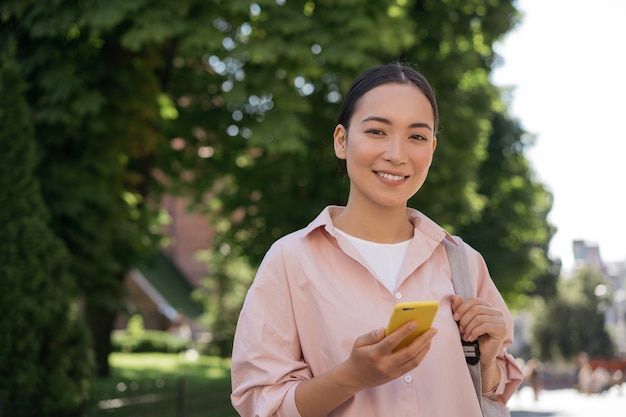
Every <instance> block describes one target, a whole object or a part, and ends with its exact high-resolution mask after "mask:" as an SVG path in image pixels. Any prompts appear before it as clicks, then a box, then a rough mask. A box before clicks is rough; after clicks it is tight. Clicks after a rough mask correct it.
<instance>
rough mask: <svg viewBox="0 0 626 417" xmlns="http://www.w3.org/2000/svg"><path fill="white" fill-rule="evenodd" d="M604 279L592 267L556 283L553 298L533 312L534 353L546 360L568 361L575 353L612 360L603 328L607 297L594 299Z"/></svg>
mask: <svg viewBox="0 0 626 417" xmlns="http://www.w3.org/2000/svg"><path fill="white" fill-rule="evenodd" d="M600 284H605V278H604V276H603V275H602V274H601V273H600V272H599V271H597V270H595V269H592V268H582V269H579V270H577V271H576V272H575V273H574V275H573V276H572V277H571V278H568V279H561V280H560V281H559V283H558V292H557V297H556V298H555V299H552V300H549V301H548V300H546V301H545V302H539V305H540V307H539V308H536V309H534V311H535V314H534V323H535V324H534V326H533V329H532V334H533V338H534V341H535V343H534V348H535V350H536V352H534V353H535V354H536V355H537V356H538V357H540V358H542V359H546V360H550V359H565V360H571V359H572V358H573V357H574V355H576V354H577V353H579V352H586V353H587V354H589V355H590V356H592V357H593V356H600V357H612V355H613V343H612V341H611V338H610V336H609V333H608V332H607V331H606V328H605V325H604V313H605V312H604V310H603V308H602V306H606V305H607V302H609V298H607V297H605V298H602V297H598V296H596V287H597V286H598V285H600Z"/></svg>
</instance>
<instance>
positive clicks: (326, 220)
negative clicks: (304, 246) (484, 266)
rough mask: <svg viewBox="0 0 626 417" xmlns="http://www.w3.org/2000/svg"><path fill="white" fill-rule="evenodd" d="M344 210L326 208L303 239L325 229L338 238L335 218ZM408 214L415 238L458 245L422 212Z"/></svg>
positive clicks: (306, 231) (307, 230)
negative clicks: (447, 241) (445, 240)
mask: <svg viewBox="0 0 626 417" xmlns="http://www.w3.org/2000/svg"><path fill="white" fill-rule="evenodd" d="M343 209H344V207H342V206H328V207H326V208H325V209H324V210H322V212H321V213H320V214H319V215H318V216H317V217H316V218H315V219H314V220H313V221H312V222H311V223H309V225H308V226H307V227H305V228H304V233H303V237H306V236H308V235H309V234H310V233H312V232H313V231H314V230H317V229H319V228H324V229H325V230H326V231H327V232H328V233H329V234H330V235H331V236H336V234H337V232H336V231H335V225H334V224H333V217H334V216H335V215H337V214H338V213H339V212H341V211H342V210H343ZM406 213H407V217H408V218H409V221H410V222H411V223H412V224H413V226H414V227H415V233H414V235H413V237H414V238H416V237H421V238H424V237H425V238H430V239H432V240H434V241H436V242H441V241H442V240H443V239H444V238H446V239H448V240H450V241H451V242H452V243H453V244H456V241H455V240H454V239H453V238H452V236H451V235H450V234H449V233H448V232H446V231H445V230H444V229H443V228H442V227H441V226H439V225H438V224H437V223H435V222H434V221H432V220H431V219H430V218H428V217H427V216H426V215H424V214H423V213H421V212H420V211H418V210H416V209H414V208H410V207H407V209H406Z"/></svg>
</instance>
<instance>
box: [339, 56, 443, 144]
mask: <svg viewBox="0 0 626 417" xmlns="http://www.w3.org/2000/svg"><path fill="white" fill-rule="evenodd" d="M389 83H396V84H408V83H413V84H415V86H416V87H417V88H419V89H420V91H421V92H422V93H424V95H425V96H426V98H427V99H428V101H429V102H430V105H431V107H432V109H433V116H434V122H435V125H434V126H433V129H434V131H435V132H437V124H438V123H439V110H438V109H437V100H436V99H435V92H434V91H433V88H432V87H431V86H430V84H429V83H428V81H426V78H425V77H424V76H423V75H422V74H421V73H419V72H418V71H417V70H415V69H413V68H411V67H408V66H406V65H402V64H400V63H393V64H385V65H379V66H377V67H373V68H370V69H368V70H366V71H365V72H364V73H362V74H361V75H359V77H358V78H357V79H356V80H354V82H353V83H352V86H350V89H349V90H348V92H347V93H346V96H345V97H344V100H343V103H342V104H341V108H340V109H339V115H338V116H337V124H341V125H343V126H344V127H345V128H346V129H348V128H349V127H350V118H351V117H352V114H353V113H354V110H355V109H356V106H357V104H358V102H359V100H360V99H361V97H363V95H364V94H365V93H367V92H368V91H370V90H372V89H374V88H376V87H378V86H380V85H383V84H389Z"/></svg>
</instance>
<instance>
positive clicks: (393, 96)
mask: <svg viewBox="0 0 626 417" xmlns="http://www.w3.org/2000/svg"><path fill="white" fill-rule="evenodd" d="M363 113H367V114H366V115H365V117H367V116H371V115H384V116H385V117H391V116H397V117H399V116H403V117H413V118H418V119H420V121H424V119H426V120H427V121H429V122H430V123H431V125H432V124H433V123H434V118H435V116H434V112H433V108H432V106H431V104H430V101H428V98H427V97H426V95H425V94H424V93H423V92H422V90H420V89H419V88H418V87H417V86H416V85H414V84H412V83H406V84H399V83H388V84H382V85H379V86H377V87H375V88H372V89H371V90H369V91H368V92H366V93H365V94H363V96H362V97H361V98H360V99H359V101H358V103H357V106H356V109H355V112H354V115H353V117H356V118H359V119H360V118H362V117H363V116H364V114H363Z"/></svg>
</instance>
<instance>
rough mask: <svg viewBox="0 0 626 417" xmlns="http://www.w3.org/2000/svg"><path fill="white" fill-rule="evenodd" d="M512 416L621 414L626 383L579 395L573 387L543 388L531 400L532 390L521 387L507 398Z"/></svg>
mask: <svg viewBox="0 0 626 417" xmlns="http://www.w3.org/2000/svg"><path fill="white" fill-rule="evenodd" d="M509 407H510V409H511V417H595V416H602V417H624V416H626V384H622V386H621V392H620V390H619V389H618V388H617V387H613V388H611V389H610V390H609V391H608V392H606V393H603V394H591V395H585V394H581V393H579V392H578V391H576V390H575V389H559V390H545V391H542V392H541V394H540V395H539V400H538V401H536V402H535V401H534V400H533V395H532V390H531V389H530V388H529V387H523V388H522V389H521V390H520V391H519V392H518V393H517V394H515V396H513V398H511V399H510V400H509Z"/></svg>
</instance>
